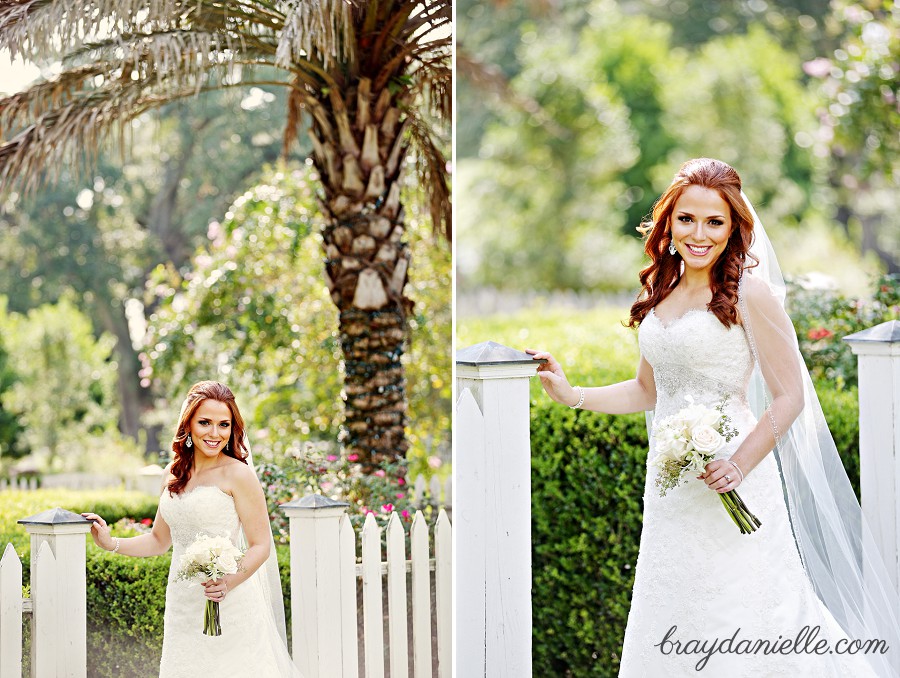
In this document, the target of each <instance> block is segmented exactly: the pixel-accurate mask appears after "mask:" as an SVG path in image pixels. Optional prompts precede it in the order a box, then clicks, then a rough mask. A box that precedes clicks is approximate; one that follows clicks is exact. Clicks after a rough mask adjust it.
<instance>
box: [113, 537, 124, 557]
mask: <svg viewBox="0 0 900 678" xmlns="http://www.w3.org/2000/svg"><path fill="white" fill-rule="evenodd" d="M115 539H116V548H114V549H113V550H112V551H110V553H118V552H119V545H120V544H121V543H122V542H120V541H119V538H118V537H116V538H115Z"/></svg>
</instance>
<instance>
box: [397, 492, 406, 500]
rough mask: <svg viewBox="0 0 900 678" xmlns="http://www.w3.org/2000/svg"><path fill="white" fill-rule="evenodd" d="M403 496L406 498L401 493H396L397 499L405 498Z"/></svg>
mask: <svg viewBox="0 0 900 678" xmlns="http://www.w3.org/2000/svg"><path fill="white" fill-rule="evenodd" d="M405 496H406V495H405V494H403V493H402V492H398V493H397V499H403V497H405Z"/></svg>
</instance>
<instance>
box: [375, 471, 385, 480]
mask: <svg viewBox="0 0 900 678" xmlns="http://www.w3.org/2000/svg"><path fill="white" fill-rule="evenodd" d="M375 475H376V476H378V477H379V478H384V476H385V473H384V470H383V469H378V470H377V471H375Z"/></svg>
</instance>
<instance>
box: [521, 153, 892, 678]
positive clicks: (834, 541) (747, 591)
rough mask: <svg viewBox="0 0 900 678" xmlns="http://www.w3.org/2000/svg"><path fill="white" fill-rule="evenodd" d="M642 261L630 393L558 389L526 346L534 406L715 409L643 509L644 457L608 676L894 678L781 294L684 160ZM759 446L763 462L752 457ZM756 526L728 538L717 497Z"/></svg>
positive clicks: (887, 592) (872, 581) (729, 193)
mask: <svg viewBox="0 0 900 678" xmlns="http://www.w3.org/2000/svg"><path fill="white" fill-rule="evenodd" d="M642 232H643V233H644V236H645V250H646V253H647V255H648V256H649V258H650V263H649V265H648V266H647V267H646V268H644V269H643V270H642V271H641V274H640V280H641V285H642V288H643V289H642V292H641V294H640V295H639V297H638V300H637V301H636V302H635V303H634V305H633V306H632V308H631V315H630V325H631V326H632V327H634V326H636V325H637V326H639V333H638V344H639V347H640V352H641V358H640V363H639V365H638V368H637V375H636V377H635V378H634V379H632V380H630V381H626V382H622V383H618V384H613V385H610V386H602V387H594V388H583V387H581V386H572V385H571V384H570V383H569V382H568V380H567V379H566V377H565V373H564V371H563V369H562V366H561V365H560V364H559V362H558V361H556V360H555V359H554V358H553V356H552V355H551V354H550V353H547V352H544V351H537V350H533V349H527V350H528V352H529V353H530V354H532V355H533V357H534V358H536V359H541V358H543V359H545V360H546V362H545V363H543V364H541V365H540V366H539V367H538V376H539V377H540V379H541V385H542V386H543V387H544V389H545V391H546V392H547V393H548V394H549V395H550V397H551V398H552V399H553V400H555V401H557V402H560V403H563V404H566V405H569V406H570V407H573V408H582V409H588V410H593V411H597V412H606V413H610V414H624V413H628V412H640V411H646V412H648V426H649V427H650V428H651V432H652V426H653V419H654V418H657V419H658V420H661V419H662V418H664V417H666V416H668V415H671V414H673V413H675V412H678V411H679V410H681V409H683V408H684V407H685V406H687V404H688V403H687V402H686V400H688V399H689V400H690V401H693V402H694V403H696V404H698V405H706V406H709V407H715V406H716V405H719V404H721V403H722V402H723V401H724V403H725V404H724V407H723V412H724V414H726V415H727V416H728V418H729V420H730V426H731V427H732V428H733V429H734V430H736V432H737V435H735V436H733V437H731V438H730V439H729V441H728V442H727V443H726V444H725V446H724V447H723V448H722V449H720V450H719V451H718V452H717V453H716V458H715V459H714V460H713V461H711V462H710V463H709V464H707V465H706V467H705V469H704V470H703V472H702V473H700V474H699V475H698V476H696V477H689V478H688V479H686V480H683V482H682V484H680V485H678V486H676V487H675V488H674V489H670V490H668V492H667V493H666V494H665V496H660V488H659V486H658V485H657V483H656V480H657V469H656V467H655V466H653V465H652V464H650V463H649V460H652V459H654V457H655V456H656V454H655V452H654V447H655V442H654V439H653V436H652V435H651V436H650V440H651V442H650V453H649V455H648V470H647V478H646V482H645V488H644V496H643V501H644V518H643V528H642V532H641V541H640V551H639V555H638V560H637V567H636V569H635V580H634V588H633V591H632V599H631V608H630V611H629V615H628V623H627V627H626V631H625V639H624V644H623V648H622V657H621V663H620V669H619V675H620V676H628V677H631V676H634V677H635V678H646V677H655V676H682V675H683V676H687V675H692V676H693V675H697V673H698V672H700V671H703V670H704V669H706V672H707V675H712V676H729V677H730V678H731V677H735V678H737V677H740V676H746V677H748V678H749V677H751V676H753V677H754V678H757V677H761V676H788V675H799V676H813V675H815V676H816V677H817V678H824V677H830V676H835V677H837V676H854V677H857V676H878V677H879V678H887V677H891V678H894V677H896V676H898V675H900V626H898V622H897V614H898V611H900V607H898V602H897V601H898V597H897V592H896V591H895V590H893V588H892V586H891V584H890V582H889V579H888V577H887V574H886V573H885V570H884V566H883V564H882V562H881V558H880V556H879V554H878V553H877V550H876V548H875V546H874V544H873V543H872V539H871V535H870V534H869V532H868V530H867V528H866V526H865V521H864V519H863V518H862V514H861V511H860V508H859V503H858V501H857V500H856V497H855V495H854V494H853V491H852V489H851V487H850V484H849V481H848V480H847V477H846V473H845V472H844V470H843V467H842V466H841V463H840V459H839V457H838V455H837V451H836V450H835V447H834V442H833V441H832V439H831V436H830V433H829V432H828V428H827V426H826V425H825V422H824V419H823V418H822V416H821V408H820V407H819V405H818V400H817V398H816V395H815V391H814V389H813V387H812V383H811V381H810V380H809V375H808V373H807V371H806V368H805V367H804V364H803V360H802V358H801V356H800V354H799V351H798V350H797V343H796V336H795V334H794V330H793V327H792V325H791V321H790V318H788V316H787V314H786V313H785V311H784V308H783V301H784V284H783V280H782V279H781V274H780V270H779V269H778V265H777V262H776V261H775V257H774V253H773V252H772V251H771V246H770V244H769V242H768V239H767V237H766V234H765V231H764V230H763V228H762V225H761V224H760V222H759V220H758V218H757V217H756V213H755V212H754V211H753V208H752V206H751V205H750V203H749V201H747V199H746V197H745V196H744V194H743V193H742V191H741V180H740V177H739V176H738V174H737V172H736V171H735V170H734V169H733V168H732V167H730V166H729V165H727V164H725V163H723V162H721V161H718V160H711V159H708V158H700V159H696V160H691V161H688V162H687V163H685V164H684V165H683V166H682V167H681V169H680V170H679V172H678V174H677V175H676V176H675V179H674V180H673V182H672V184H671V185H670V186H669V188H668V189H667V190H666V191H665V193H663V195H662V196H661V197H660V198H659V200H658V201H657V203H656V205H655V206H654V209H653V215H652V220H651V221H650V222H648V223H647V224H645V225H644V227H643V228H642ZM773 449H774V453H773V454H770V452H772V451H773ZM732 490H740V492H739V494H740V496H741V498H742V499H743V502H744V503H745V504H746V506H747V507H748V509H749V510H750V511H751V512H753V513H754V514H755V516H756V517H757V518H758V519H759V521H760V523H761V526H760V527H759V528H758V529H757V530H756V531H755V532H752V533H750V534H742V533H741V531H740V530H739V529H738V528H737V527H736V525H735V523H734V522H732V520H731V518H730V517H729V515H728V513H726V511H725V509H724V507H723V505H722V502H721V501H720V497H719V496H718V495H719V494H721V493H725V492H728V491H732Z"/></svg>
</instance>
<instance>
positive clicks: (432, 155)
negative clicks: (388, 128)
mask: <svg viewBox="0 0 900 678" xmlns="http://www.w3.org/2000/svg"><path fill="white" fill-rule="evenodd" d="M407 120H408V122H409V133H410V142H411V146H412V150H413V153H414V157H415V161H416V162H415V168H416V177H417V182H418V184H419V187H420V188H421V190H422V191H423V192H424V201H425V203H426V205H427V207H428V212H429V214H430V216H431V223H432V226H433V228H434V229H435V230H436V231H437V232H439V233H441V234H443V235H444V236H445V237H446V238H447V239H448V240H450V239H451V238H452V237H453V232H452V222H453V220H452V216H453V215H452V206H451V202H450V185H449V172H448V168H447V158H446V157H445V156H444V153H443V151H441V148H440V146H441V145H443V144H439V141H438V140H437V139H436V138H435V136H434V133H433V131H432V127H431V126H430V125H428V124H427V123H425V122H424V121H423V120H422V119H420V118H418V117H415V116H411V117H410V118H407Z"/></svg>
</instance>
